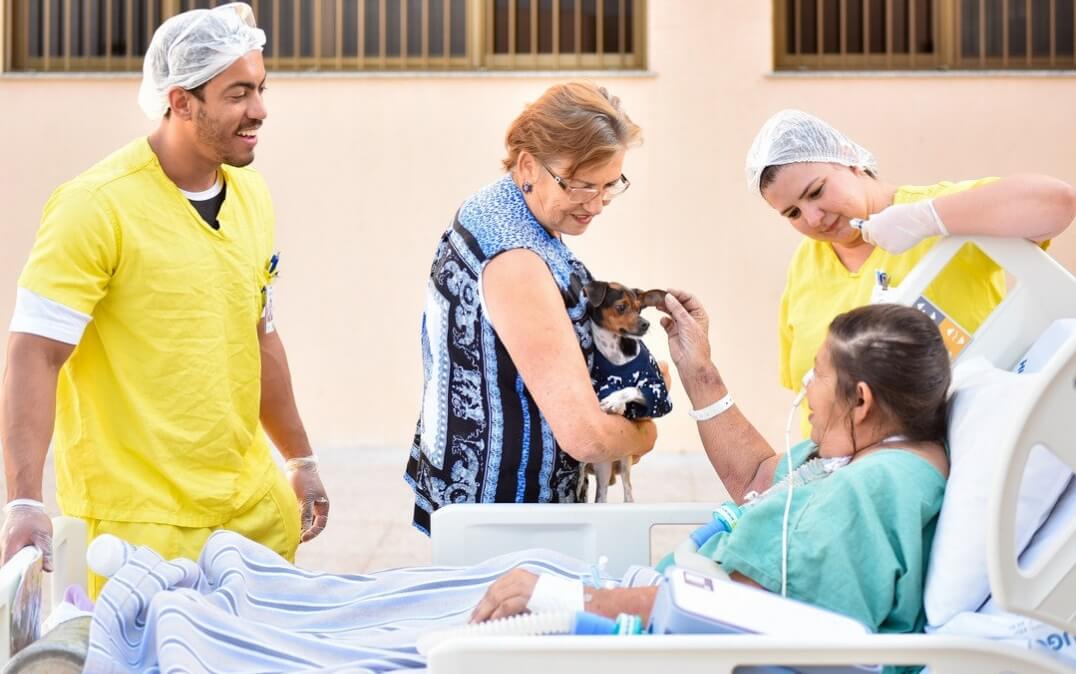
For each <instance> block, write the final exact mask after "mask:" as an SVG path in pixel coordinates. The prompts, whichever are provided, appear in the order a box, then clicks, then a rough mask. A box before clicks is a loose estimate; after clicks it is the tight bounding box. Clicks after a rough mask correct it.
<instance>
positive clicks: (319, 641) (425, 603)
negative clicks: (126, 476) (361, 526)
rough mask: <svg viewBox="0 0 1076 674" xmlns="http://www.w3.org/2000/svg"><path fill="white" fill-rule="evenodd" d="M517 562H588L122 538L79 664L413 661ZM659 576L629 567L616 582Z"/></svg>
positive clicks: (353, 668) (345, 667) (222, 666)
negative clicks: (353, 556)
mask: <svg viewBox="0 0 1076 674" xmlns="http://www.w3.org/2000/svg"><path fill="white" fill-rule="evenodd" d="M515 567H522V568H525V569H528V570H530V571H534V572H539V573H554V574H557V575H560V576H564V577H572V578H580V577H584V576H587V577H589V575H590V569H591V567H590V566H589V565H588V564H585V563H584V562H581V561H579V560H576V559H572V558H569V557H566V556H563V555H560V554H557V553H554V552H551V551H546V550H529V551H525V552H519V553H512V554H508V555H503V556H501V557H495V558H493V559H490V560H488V561H486V562H484V563H482V564H478V565H475V566H472V567H466V568H456V567H442V568H437V567H426V568H410V569H394V570H389V571H382V572H379V573H374V574H370V575H333V574H325V573H315V572H311V571H305V570H303V569H298V568H296V567H294V566H292V565H291V564H289V563H287V562H286V561H284V559H283V558H281V557H280V556H279V555H277V554H276V553H274V552H273V551H271V550H269V549H267V548H265V547H263V546H261V545H259V544H257V543H255V542H253V541H250V540H248V539H246V538H243V537H242V536H240V535H239V534H236V533H233V532H230V531H218V532H216V533H214V534H213V535H212V536H210V538H209V540H208V541H207V542H206V544H205V547H204V548H203V550H202V554H201V557H200V558H199V560H198V562H197V563H195V562H193V561H191V560H187V559H176V560H172V561H165V560H163V559H161V557H160V556H158V555H157V554H156V553H154V552H153V551H152V550H149V549H148V548H134V547H129V548H128V549H127V557H126V562H125V563H124V565H123V566H122V567H121V568H120V570H119V571H118V572H117V573H116V574H115V575H113V576H112V578H111V580H110V581H109V582H108V583H107V584H106V585H105V588H104V590H103V591H102V593H101V596H100V598H99V599H98V602H97V606H96V608H95V610H94V616H93V624H92V627H91V630H90V645H89V655H88V656H87V660H86V667H85V669H84V671H85V672H87V673H88V674H97V673H98V672H109V673H111V672H123V673H127V672H151V673H157V672H214V673H217V672H220V673H223V672H345V671H346V672H360V673H370V674H373V673H379V672H397V671H414V670H421V669H423V668H424V667H425V660H424V658H423V657H422V656H420V655H419V654H418V653H417V651H416V650H415V643H416V641H417V639H418V637H419V636H420V635H422V634H424V633H426V632H427V631H431V630H438V629H444V628H451V627H457V626H459V625H462V624H464V623H466V622H467V619H468V618H469V617H470V613H471V610H472V609H473V608H474V606H475V604H477V603H478V600H479V599H480V598H481V597H482V595H483V593H484V592H485V591H486V588H487V587H488V586H489V584H490V583H492V582H493V581H494V580H496V579H497V578H498V577H500V576H501V575H502V574H504V573H505V572H506V571H508V570H510V569H513V568H515ZM656 578H657V576H656V574H655V573H654V572H653V571H651V570H649V569H645V568H636V569H632V570H630V571H629V572H628V574H627V575H626V576H625V577H624V579H622V581H621V582H622V583H624V584H627V585H646V584H652V583H653V582H656Z"/></svg>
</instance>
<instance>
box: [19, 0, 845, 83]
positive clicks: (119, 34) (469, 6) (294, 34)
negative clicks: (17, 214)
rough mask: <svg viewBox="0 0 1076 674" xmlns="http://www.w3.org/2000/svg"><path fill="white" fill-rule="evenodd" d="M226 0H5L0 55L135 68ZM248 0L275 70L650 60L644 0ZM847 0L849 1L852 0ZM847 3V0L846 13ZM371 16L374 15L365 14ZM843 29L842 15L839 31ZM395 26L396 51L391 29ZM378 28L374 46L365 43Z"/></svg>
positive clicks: (617, 64) (51, 65) (36, 64)
mask: <svg viewBox="0 0 1076 674" xmlns="http://www.w3.org/2000/svg"><path fill="white" fill-rule="evenodd" d="M223 1H224V0H208V1H203V2H197V1H195V0H10V2H6V3H3V8H4V10H5V11H4V16H3V17H0V19H3V20H2V21H0V27H2V28H3V31H4V34H3V36H2V37H3V40H0V44H2V53H0V56H2V57H3V63H2V64H0V65H2V66H3V68H4V69H9V70H23V71H128V72H136V71H138V70H139V69H140V68H141V61H142V56H143V54H144V51H145V49H146V47H147V46H148V45H149V42H150V38H151V36H152V34H153V31H154V30H155V29H156V28H157V26H159V25H160V23H161V22H163V21H164V20H166V19H168V18H170V17H172V16H174V15H176V14H177V13H180V12H182V11H186V10H190V9H194V8H196V7H216V6H219V5H220V4H222V3H223ZM246 1H247V2H249V4H251V6H252V7H253V9H254V11H255V15H256V16H258V17H264V18H265V20H264V21H263V26H264V28H265V30H266V32H267V34H268V44H267V45H266V50H265V51H266V65H267V67H269V68H270V69H271V70H335V71H343V70H363V69H371V68H373V69H385V68H411V67H414V68H421V69H461V70H471V69H485V68H490V69H501V68H537V69H565V68H586V69H603V68H608V69H615V68H639V67H643V66H644V64H645V60H644V55H643V51H644V48H645V44H646V39H645V38H646V35H645V33H646V30H645V7H646V0H587V1H586V2H584V0H552V2H549V3H547V2H543V1H542V0H530V2H529V4H528V5H527V6H526V7H525V8H524V6H522V5H521V4H520V0H508V1H507V2H505V3H498V2H497V0H438V1H439V2H440V5H437V4H435V3H434V1H433V0H313V1H312V2H311V1H310V0H246ZM807 1H810V0H807ZM821 1H822V0H815V2H821ZM840 1H841V3H842V7H843V5H844V3H846V2H847V1H848V0H840ZM796 2H797V5H798V3H799V2H801V0H796ZM373 3H376V4H373ZM498 7H501V8H502V11H503V8H507V17H506V18H507V19H508V21H507V24H508V25H507V35H506V36H505V37H506V40H505V41H504V42H506V43H507V46H508V49H507V52H506V53H505V52H503V51H501V52H497V51H496V50H495V44H496V41H495V39H494V37H495V35H494V33H495V32H496V31H499V30H502V29H503V23H504V22H497V23H495V21H494V13H495V12H497V11H498ZM390 9H398V13H395V14H394V15H393V19H394V20H395V19H396V18H397V17H398V18H399V25H396V24H395V21H394V22H393V23H392V25H389V24H390V21H389V10H390ZM352 11H354V12H356V16H355V18H354V19H352V18H351V15H350V12H352ZM845 13H846V10H844V9H842V17H843V16H845ZM375 15H376V19H375V18H374V17H375ZM550 16H551V18H550ZM373 21H376V27H375V26H374V25H369V24H371V22H373ZM437 21H440V22H441V25H440V27H439V28H438V27H437V23H436V22H437ZM519 21H529V24H528V25H527V26H526V27H524V26H523V25H520V24H519V23H518V22H519ZM629 21H630V22H631V23H630V24H629ZM415 22H418V24H416V23H415ZM562 22H567V24H566V25H565V24H562ZM562 28H563V30H564V33H563V35H562V33H561V31H562ZM528 29H529V35H528ZM368 30H372V31H374V33H376V37H375V34H374V33H370V34H368V32H367V31H368ZM520 30H522V31H523V32H522V33H520V32H519V31H520ZM844 30H845V29H844V27H843V26H842V35H843V32H844ZM352 31H354V33H353V32H352ZM584 31H585V34H584ZM397 32H398V36H399V51H397V48H396V47H397V45H396V44H392V45H391V47H390V45H389V39H388V38H389V36H390V34H391V35H392V37H393V38H395V37H396V35H397ZM438 33H439V34H438ZM419 35H421V44H419V43H418V41H419V39H420V38H419ZM569 35H571V36H572V41H571V44H570V45H569V44H568V42H567V41H568V36H569ZM517 36H518V39H517ZM528 37H529V44H524V41H526V40H527V38H528ZM562 38H563V39H562ZM375 39H376V40H377V45H376V48H374V45H372V44H370V42H371V41H372V40H375ZM438 39H439V40H440V45H439V46H438V45H437V44H436V42H437V40H438ZM844 39H845V38H843V37H842V44H843V41H844ZM629 40H630V41H631V46H630V48H629ZM394 41H395V40H394ZM460 45H462V53H461V47H460ZM503 45H504V43H503V42H502V43H501V49H502V50H503V48H504V47H503ZM565 47H567V51H566V52H565V51H564V48H565ZM520 48H523V49H524V51H523V52H522V53H518V52H519V49H520ZM353 49H354V51H352V50H353ZM368 49H369V50H370V53H369V54H368Z"/></svg>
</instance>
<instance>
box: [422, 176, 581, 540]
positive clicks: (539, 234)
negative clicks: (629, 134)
mask: <svg viewBox="0 0 1076 674" xmlns="http://www.w3.org/2000/svg"><path fill="white" fill-rule="evenodd" d="M517 248H524V249H527V250H531V251H534V252H535V253H536V254H538V256H540V257H541V258H542V259H543V260H544V261H545V263H546V264H547V265H548V266H549V270H550V273H551V274H552V275H553V279H554V281H555V282H556V284H557V286H558V287H559V288H560V289H561V294H562V295H563V296H564V308H565V311H566V312H567V314H568V317H569V318H570V319H571V321H572V324H573V326H574V327H575V332H576V336H577V337H578V338H579V346H580V349H581V350H582V352H583V355H584V358H586V360H587V365H588V368H589V367H590V366H591V365H592V364H593V340H592V337H591V333H590V319H589V318H588V317H587V312H586V301H585V300H584V299H583V297H582V295H581V294H580V293H573V292H572V291H571V290H570V288H571V287H572V285H571V276H572V275H573V274H574V275H576V276H578V277H579V279H580V280H581V281H582V282H583V283H584V284H585V283H587V282H589V281H590V280H591V276H590V272H589V271H588V270H587V269H586V267H585V266H584V265H583V264H582V263H581V262H580V261H579V260H577V259H576V258H575V256H574V255H573V254H572V252H571V251H570V250H568V247H567V246H565V245H564V243H563V242H562V241H561V240H560V239H557V238H555V237H553V236H551V235H550V234H549V233H548V232H547V231H546V230H545V229H543V228H542V226H541V225H540V224H539V223H538V221H537V220H536V219H535V218H534V216H533V215H532V214H531V212H530V210H529V209H528V208H527V204H526V202H524V200H523V194H522V193H521V192H520V191H519V188H518V187H517V186H516V185H515V183H513V182H512V180H511V177H510V176H505V177H504V178H502V179H501V180H499V181H497V182H495V183H493V184H492V185H489V186H487V187H485V188H484V189H482V190H481V191H479V192H478V193H477V194H475V195H473V196H472V197H471V198H469V199H468V200H467V201H465V202H464V204H463V205H462V206H461V207H460V209H459V211H458V212H457V213H456V217H455V220H454V221H453V223H452V225H451V226H450V227H449V228H448V230H447V231H446V232H445V233H444V234H443V235H442V237H441V241H440V244H439V245H438V247H437V253H436V255H435V256H434V260H433V266H432V268H431V270H430V279H429V282H428V284H427V286H426V309H425V313H424V314H423V317H422V359H423V370H424V378H423V379H424V387H423V393H422V409H421V410H420V412H419V419H418V427H417V429H416V431H415V439H414V443H413V444H412V446H411V456H410V459H409V460H408V462H407V471H406V475H405V479H406V480H407V481H408V483H409V484H410V485H411V488H412V489H413V490H414V492H415V511H414V524H415V526H416V527H417V528H418V529H420V530H422V531H424V532H426V533H427V534H428V533H429V531H430V514H431V513H432V512H433V511H434V510H436V509H437V508H440V507H441V506H443V505H446V504H448V503H571V502H575V501H576V500H578V499H579V496H578V495H577V493H576V492H577V487H578V485H579V482H580V479H579V478H580V466H579V463H578V462H577V461H576V460H575V459H573V458H571V457H570V456H568V455H567V454H565V453H564V452H563V451H562V450H561V449H560V447H559V446H558V445H557V442H556V440H555V439H554V438H553V432H552V431H551V430H550V428H549V424H548V423H547V422H546V420H545V418H544V417H543V416H542V414H541V412H540V411H539V410H538V406H537V405H536V404H535V402H534V399H533V398H532V397H531V394H530V392H529V391H528V390H527V388H526V386H525V385H524V383H523V379H522V378H521V377H520V375H519V372H518V371H517V370H516V367H515V364H513V363H512V359H511V358H510V357H509V355H508V352H507V351H506V350H505V348H504V344H502V343H501V340H500V338H498V337H497V333H496V332H494V330H493V326H492V325H491V324H490V322H489V320H488V319H487V317H486V315H485V309H484V306H483V304H482V301H481V298H480V296H479V289H480V288H481V276H482V269H483V267H484V266H485V265H486V263H488V262H489V261H490V260H492V259H493V258H494V257H496V256H497V255H499V254H501V253H503V252H505V251H508V250H513V249H517Z"/></svg>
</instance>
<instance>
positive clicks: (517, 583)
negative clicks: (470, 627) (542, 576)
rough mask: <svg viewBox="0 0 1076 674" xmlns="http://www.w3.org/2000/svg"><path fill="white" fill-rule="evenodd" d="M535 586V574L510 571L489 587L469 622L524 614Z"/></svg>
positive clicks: (515, 570)
mask: <svg viewBox="0 0 1076 674" xmlns="http://www.w3.org/2000/svg"><path fill="white" fill-rule="evenodd" d="M537 584H538V576H537V574H533V573H531V572H530V571H524V570H523V569H512V570H511V571H509V572H508V573H506V574H504V575H503V576H501V577H500V578H498V579H497V580H495V581H494V582H493V584H492V585H490V586H489V589H487V590H486V594H485V596H484V597H482V600H481V601H480V602H478V606H475V608H474V611H473V612H472V613H471V622H472V623H480V622H484V621H486V620H494V619H497V618H507V617H508V616H513V615H517V614H520V613H524V612H525V611H526V610H527V602H529V601H530V600H531V595H533V594H534V586H535V585H537Z"/></svg>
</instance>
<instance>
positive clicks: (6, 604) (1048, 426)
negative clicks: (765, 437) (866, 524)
mask: <svg viewBox="0 0 1076 674" xmlns="http://www.w3.org/2000/svg"><path fill="white" fill-rule="evenodd" d="M965 241H967V239H963V238H959V237H954V238H952V239H948V240H946V241H943V242H942V243H940V244H939V245H938V246H936V247H935V249H934V250H933V251H932V252H931V254H930V255H928V256H927V257H926V258H925V259H924V260H923V261H922V262H921V263H920V264H919V265H918V266H917V267H916V269H914V270H913V271H912V273H911V274H909V276H908V278H907V279H905V282H904V283H903V284H902V285H901V287H900V288H898V289H896V290H895V291H894V292H895V293H896V295H895V297H896V300H897V301H902V302H905V303H909V304H910V303H911V302H912V301H913V300H914V299H915V298H916V297H918V296H919V295H920V294H921V292H922V289H923V288H925V287H926V286H927V285H929V281H930V280H931V279H933V277H934V276H935V275H936V274H937V273H938V271H940V270H941V269H942V268H943V267H944V265H945V264H946V262H948V260H949V259H950V258H951V257H952V255H953V254H955V253H956V252H957V250H958V249H959V247H960V246H961V245H962V244H963V243H964V242H965ZM974 241H975V243H977V244H978V245H979V246H980V247H981V248H982V249H983V250H984V251H986V252H987V253H988V254H989V255H990V256H991V257H992V258H993V259H994V260H995V261H997V262H998V263H999V264H1001V265H1002V266H1003V267H1005V268H1006V269H1007V270H1008V271H1009V272H1010V273H1012V274H1013V275H1014V276H1015V277H1016V278H1017V280H1018V284H1017V285H1016V287H1015V288H1013V289H1012V291H1011V292H1010V293H1009V294H1008V296H1007V297H1006V299H1005V301H1004V302H1003V303H1002V304H1001V305H1000V306H999V307H998V308H997V309H996V310H995V311H994V313H993V314H991V316H990V317H989V319H987V321H986V322H985V323H984V324H983V326H982V327H981V328H980V330H979V331H978V332H977V333H976V334H975V336H974V339H973V341H972V343H971V345H970V346H969V347H968V348H967V349H966V350H965V353H963V354H962V355H961V357H962V358H964V357H969V356H972V355H984V356H986V357H988V358H989V359H990V360H991V361H992V362H994V363H995V364H997V365H998V366H1000V367H1009V366H1011V365H1012V364H1014V363H1015V361H1016V359H1017V358H1019V357H1020V356H1021V355H1022V354H1023V353H1024V352H1025V351H1026V349H1027V348H1028V346H1030V344H1031V343H1032V342H1033V341H1034V339H1035V338H1036V337H1037V336H1038V335H1039V334H1041V333H1042V332H1043V331H1044V330H1045V328H1046V327H1047V326H1048V325H1049V324H1050V323H1051V322H1052V321H1053V320H1054V319H1056V318H1059V317H1072V316H1076V279H1074V278H1073V276H1072V275H1071V274H1069V273H1068V272H1067V271H1066V270H1065V269H1064V268H1063V267H1061V266H1060V265H1058V264H1057V263H1056V262H1055V261H1054V260H1053V259H1051V258H1050V257H1049V256H1047V255H1045V254H1044V253H1043V252H1042V251H1041V250H1039V249H1038V248H1037V247H1035V246H1033V245H1031V244H1028V243H1026V242H1021V241H1011V240H1002V239H975V240H974ZM998 326H1006V327H1005V328H1004V329H1002V328H1000V327H998ZM994 328H997V329H994ZM1006 330H1007V331H1008V332H1007V333H1006V332H1005V331H1006ZM999 333H1000V334H999ZM1044 375H1045V376H1044V377H1043V382H1042V386H1041V390H1040V391H1039V394H1038V395H1037V396H1035V401H1034V402H1033V404H1030V405H1028V408H1027V409H1024V410H1013V414H1014V419H1024V420H1025V421H1024V422H1023V423H1014V424H1013V426H1012V429H1011V432H1010V433H1009V434H1008V436H1007V437H1004V438H999V442H1002V443H1004V444H1005V446H1006V447H1009V448H1010V449H1009V452H1008V455H1007V457H1006V461H1005V462H1004V464H1005V465H1004V466H999V471H998V473H997V475H996V479H995V482H996V484H997V485H998V488H997V490H996V496H995V498H994V501H993V503H992V506H991V509H990V512H989V513H988V514H987V520H988V525H989V531H990V535H989V538H988V553H989V564H990V584H991V588H992V590H993V592H994V597H995V599H996V601H997V602H998V604H999V606H1000V607H1001V608H1003V609H1004V610H1007V611H1011V612H1013V613H1019V614H1022V615H1026V616H1029V617H1032V618H1034V619H1037V620H1041V621H1043V622H1047V623H1050V624H1053V625H1055V626H1057V627H1059V628H1062V629H1066V630H1068V631H1069V632H1076V530H1070V531H1069V535H1068V538H1067V539H1066V541H1065V543H1064V544H1063V545H1062V546H1061V547H1060V549H1058V550H1057V551H1056V552H1055V553H1054V554H1053V555H1052V557H1051V558H1050V559H1049V560H1048V561H1047V562H1046V563H1045V564H1043V565H1040V566H1039V567H1038V568H1036V569H1034V570H1033V572H1032V573H1031V574H1030V575H1028V574H1026V573H1023V572H1021V571H1020V570H1019V569H1018V568H1017V565H1016V560H1015V557H1014V555H1013V554H1012V552H1011V551H1012V550H1013V549H1014V547H1015V546H1014V543H1013V527H1014V519H1015V503H1016V497H1017V492H1018V489H1019V484H1020V481H1019V476H1020V475H1022V473H1023V466H1024V464H1025V463H1026V460H1027V456H1028V453H1029V451H1030V449H1031V447H1033V446H1034V445H1035V444H1036V443H1042V444H1045V445H1047V446H1049V447H1050V448H1051V449H1052V450H1053V451H1054V452H1056V453H1057V454H1058V456H1060V457H1061V458H1062V459H1064V460H1065V461H1067V462H1068V464H1069V466H1072V467H1076V433H1071V432H1069V433H1068V435H1067V436H1066V432H1067V430H1068V429H1072V430H1076V424H1074V423H1071V422H1069V421H1068V416H1070V415H1073V413H1074V411H1076V340H1070V342H1069V343H1067V344H1066V345H1065V346H1064V347H1063V349H1062V352H1060V353H1058V354H1057V355H1056V356H1055V357H1054V358H1053V360H1051V362H1050V365H1049V367H1048V368H1047V370H1046V371H1045V372H1044ZM1066 443H1067V444H1066ZM712 508H713V505H712V504H705V503H681V504H655V505H648V504H638V503H637V504H626V505H622V504H601V505H597V504H580V505H553V506H542V505H515V504H478V505H473V504H472V505H453V506H449V507H446V508H442V509H441V510H438V511H437V512H435V513H434V515H433V523H434V526H433V531H434V536H433V563H434V564H436V565H462V564H471V563H475V562H478V561H482V560H484V559H487V558H489V557H491V556H493V555H496V554H500V553H503V552H507V551H512V550H521V549H525V548H530V547H543V548H552V549H557V550H560V551H563V552H565V553H567V554H571V555H574V556H576V557H579V558H581V559H596V558H597V556H598V554H604V555H607V556H608V557H609V558H610V566H609V570H610V571H611V572H615V573H619V572H620V571H623V570H624V569H625V568H626V567H627V566H628V565H630V564H633V563H641V564H646V563H648V562H649V559H650V528H651V527H652V526H655V525H661V524H699V523H702V522H705V521H708V520H709V519H710V517H711V512H712ZM86 543H87V541H86V527H85V524H84V523H83V522H82V521H81V520H78V519H74V518H70V517H56V518H53V555H54V556H53V565H54V568H55V571H54V572H53V573H52V574H50V576H49V578H48V583H47V587H46V588H44V594H45V595H46V596H45V597H44V599H43V606H44V607H45V610H44V611H42V617H44V616H45V615H47V614H48V613H49V612H50V611H51V610H52V608H54V607H55V606H56V605H57V604H58V603H59V602H60V601H61V599H62V598H63V593H64V590H65V589H66V588H67V587H69V586H70V585H83V586H84V585H85V582H86V577H87V575H86V574H87V567H86V560H85V550H86ZM1006 552H1007V553H1008V554H1006ZM38 557H39V554H38V553H37V551H36V550H35V549H25V550H23V551H20V552H19V553H18V554H17V555H15V557H14V558H12V560H11V561H10V562H8V563H7V564H5V565H4V566H3V568H2V569H0V626H2V627H3V637H2V638H0V665H3V664H5V663H6V662H7V661H8V660H9V659H10V635H11V623H10V616H11V610H10V609H11V605H12V602H13V600H14V598H15V594H16V592H17V590H18V587H19V584H20V582H21V581H22V579H23V578H24V576H26V575H27V573H28V572H32V569H33V568H34V566H35V564H36V563H37V560H38ZM863 662H872V663H883V664H885V663H893V664H900V663H914V664H926V665H928V666H929V667H930V668H931V670H932V671H933V673H934V674H988V673H996V674H1001V673H1003V672H1011V673H1013V674H1040V673H1041V674H1072V673H1071V670H1069V669H1067V668H1066V667H1064V666H1063V665H1061V664H1060V663H1059V662H1057V661H1055V660H1051V659H1048V658H1045V657H1043V656H1041V655H1038V654H1035V653H1031V652H1029V651H1023V650H1019V649H1015V648H1011V647H1007V646H1001V645H997V644H994V643H991V642H987V641H985V640H978V639H968V638H953V637H938V636H922V635H915V636H868V637H863V638H861V639H856V640H855V641H847V640H843V641H835V640H831V641H818V640H811V641H809V642H808V641H796V640H790V639H787V638H773V637H767V636H743V635H736V636H732V635H669V636H649V635H648V636H640V637H618V638H616V639H603V638H600V637H594V638H579V637H496V638H484V639H483V638H467V639H459V640H453V641H449V642H445V643H443V644H441V645H439V646H437V647H435V648H434V650H433V651H432V652H431V654H430V659H429V670H430V672H432V674H456V673H458V674H483V673H488V674H494V673H496V674H501V673H503V672H509V671H510V672H512V674H531V673H534V674H549V672H551V671H554V672H555V671H559V672H587V673H588V674H594V673H597V672H615V674H635V673H638V674H654V672H655V671H660V670H661V669H663V668H670V667H674V668H675V669H676V672H677V674H691V673H694V672H699V673H702V672H706V673H707V674H722V673H729V674H731V673H732V672H733V671H734V670H735V669H736V668H737V667H741V666H750V665H789V666H792V665H796V666H807V665H811V664H827V665H841V664H857V663H863Z"/></svg>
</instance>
